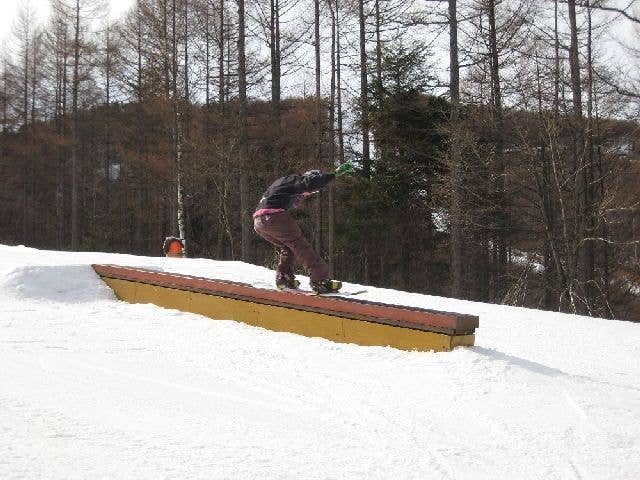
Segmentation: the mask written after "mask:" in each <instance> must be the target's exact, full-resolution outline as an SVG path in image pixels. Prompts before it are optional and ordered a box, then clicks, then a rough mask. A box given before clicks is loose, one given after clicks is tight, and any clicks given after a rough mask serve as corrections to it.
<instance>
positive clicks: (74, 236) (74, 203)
mask: <svg viewBox="0 0 640 480" xmlns="http://www.w3.org/2000/svg"><path fill="white" fill-rule="evenodd" d="M74 29H75V33H74V37H73V38H74V43H73V84H72V86H71V101H72V106H71V111H72V115H73V117H72V121H71V130H72V131H71V249H72V250H78V248H79V247H80V236H79V226H78V223H79V218H78V217H79V205H78V203H79V190H80V185H79V184H80V172H81V170H82V169H81V165H80V159H79V155H78V142H79V138H78V90H79V86H80V71H79V63H80V0H76V12H75V17H74Z"/></svg>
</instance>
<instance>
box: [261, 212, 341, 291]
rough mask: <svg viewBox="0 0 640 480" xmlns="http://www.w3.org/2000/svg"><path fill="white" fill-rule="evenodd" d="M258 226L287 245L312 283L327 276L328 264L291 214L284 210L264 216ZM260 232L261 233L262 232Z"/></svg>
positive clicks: (286, 259)
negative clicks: (283, 211)
mask: <svg viewBox="0 0 640 480" xmlns="http://www.w3.org/2000/svg"><path fill="white" fill-rule="evenodd" d="M260 228H261V229H263V230H266V231H267V235H269V236H270V237H272V238H274V239H275V240H276V241H278V242H280V243H281V244H283V245H285V246H286V247H288V249H289V250H290V251H291V252H292V254H293V255H292V256H293V257H295V258H297V259H298V261H300V263H302V265H303V266H304V267H305V268H306V269H307V271H308V272H309V276H310V277H311V282H312V284H313V282H320V281H322V280H326V279H327V278H329V266H328V265H327V264H326V263H325V261H324V260H322V258H321V257H320V255H318V254H317V253H316V251H315V250H314V249H313V247H312V246H311V244H310V243H309V242H308V241H307V240H306V239H305V238H304V236H303V235H302V231H301V230H300V227H299V226H298V224H297V222H296V221H295V220H294V219H293V218H292V217H291V215H289V214H288V213H286V212H285V213H279V214H276V215H268V216H265V218H264V219H263V221H262V222H261V226H260ZM259 233H260V232H259ZM260 234H261V235H262V233H260ZM287 261H288V258H285V264H286V262H287Z"/></svg>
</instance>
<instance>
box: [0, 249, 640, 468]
mask: <svg viewBox="0 0 640 480" xmlns="http://www.w3.org/2000/svg"><path fill="white" fill-rule="evenodd" d="M91 263H114V264H120V265H131V266H147V267H152V268H159V269H165V270H167V271H176V272H181V273H186V274H191V275H199V276H210V277H214V278H222V279H232V280H236V281H245V282H250V283H253V284H255V285H256V286H266V285H270V283H271V280H272V273H271V272H270V271H269V270H267V269H264V268H260V267H256V266H253V265H247V264H243V263H239V262H215V261H211V260H197V259H165V258H150V257H135V256H129V255H113V254H104V253H71V252H52V251H40V250H34V249H30V248H25V247H8V246H1V245H0V312H1V315H0V478H1V479H14V478H26V479H37V478H46V479H165V478H166V479H420V480H423V479H474V480H475V479H545V480H549V479H615V480H620V479H638V478H640V324H632V323H626V322H620V321H607V320H601V319H594V318H585V317H578V316H572V315H564V314H556V313H549V312H541V311H536V310H528V309H522V308H513V307H504V306H496V305H488V304H480V303H473V302H464V301H458V300H452V299H446V298H439V297H430V296H426V295H418V294H409V293H403V292H397V291H392V290H383V289H374V288H369V289H368V293H367V294H366V295H363V297H365V298H370V299H373V300H377V301H386V302H389V303H398V304H407V305H415V306H422V307H428V308H435V309H444V310H451V311H459V312H463V313H473V314H477V315H479V316H480V328H479V329H478V330H477V336H476V346H475V347H473V348H460V349H457V350H455V351H453V352H450V353H428V352H427V353H424V352H404V351H399V350H395V349H392V348H383V347H360V346H356V345H343V344H336V343H332V342H330V341H327V340H323V339H316V338H312V339H310V338H305V337H301V336H297V335H294V334H289V333H276V332H271V331H267V330H263V329H260V328H255V327H250V326H247V325H243V324H240V323H236V322H232V321H213V320H210V319H207V318H204V317H201V316H198V315H192V314H186V313H180V312H177V311H173V310H165V309H161V308H158V307H155V306H152V305H129V304H126V303H122V302H119V301H117V300H116V299H115V298H114V296H113V294H112V292H111V291H110V290H109V288H108V287H106V286H105V285H104V284H103V283H102V282H101V281H100V279H99V278H98V277H96V275H95V274H94V273H93V271H92V269H91V267H90V264H91Z"/></svg>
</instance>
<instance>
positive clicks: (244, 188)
mask: <svg viewBox="0 0 640 480" xmlns="http://www.w3.org/2000/svg"><path fill="white" fill-rule="evenodd" d="M238 95H239V99H240V106H239V107H240V108H239V120H240V125H239V127H240V128H239V136H240V138H239V145H238V146H239V154H240V158H239V162H238V163H239V167H240V226H241V232H242V236H241V247H240V257H241V259H242V261H244V262H247V261H249V253H250V246H251V233H250V229H249V221H250V216H249V190H248V188H249V187H248V178H247V162H248V158H249V145H248V141H249V139H248V132H247V116H248V112H247V69H246V58H245V13H244V0H238Z"/></svg>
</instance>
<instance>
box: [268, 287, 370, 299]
mask: <svg viewBox="0 0 640 480" xmlns="http://www.w3.org/2000/svg"><path fill="white" fill-rule="evenodd" d="M278 290H279V291H280V292H290V293H300V294H302V295H311V296H313V297H350V296H352V295H360V294H361V293H367V290H356V291H353V292H329V293H316V292H314V291H313V290H304V289H302V288H282V289H278Z"/></svg>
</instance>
